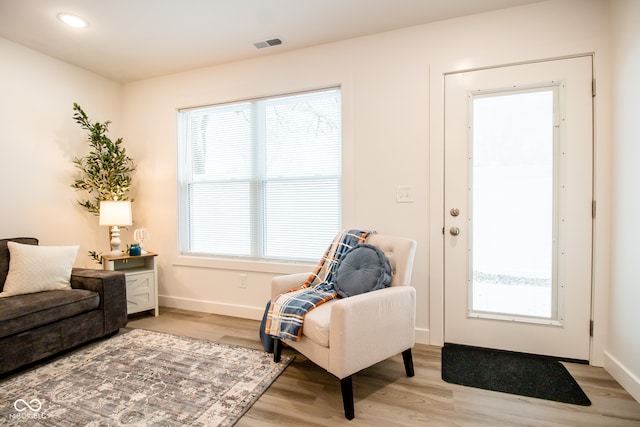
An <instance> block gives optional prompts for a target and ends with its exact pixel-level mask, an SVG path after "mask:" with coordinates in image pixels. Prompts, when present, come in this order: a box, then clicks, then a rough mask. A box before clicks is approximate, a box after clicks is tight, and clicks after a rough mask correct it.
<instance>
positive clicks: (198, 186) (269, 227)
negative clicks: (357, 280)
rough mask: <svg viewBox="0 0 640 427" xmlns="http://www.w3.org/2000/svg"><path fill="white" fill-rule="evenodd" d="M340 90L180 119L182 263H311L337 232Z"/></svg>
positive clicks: (183, 114)
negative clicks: (198, 258) (208, 259)
mask: <svg viewBox="0 0 640 427" xmlns="http://www.w3.org/2000/svg"><path fill="white" fill-rule="evenodd" d="M340 110H341V109H340V90H339V89H330V90H322V91H315V92H306V93H299V94H294V95H287V96H278V97H270V98H264V99H258V100H252V101H245V102H237V103H229V104H221V105H213V106H208V107H201V108H194V109H188V110H181V111H180V112H179V113H178V123H179V135H178V146H179V154H180V156H179V167H178V169H179V170H178V177H179V178H178V180H179V182H178V192H179V194H178V197H179V209H180V211H179V221H180V227H179V233H180V236H179V242H180V251H181V253H183V254H192V255H214V256H228V257H242V258H252V259H259V260H294V261H295V260H299V261H315V260H318V259H319V258H320V257H321V255H322V254H323V252H324V250H325V249H326V247H327V246H328V245H329V243H330V242H331V240H332V239H333V237H334V236H335V235H336V234H337V233H338V231H339V230H340V229H341V187H342V185H341V139H342V138H341V134H342V132H341V119H340V118H341V114H340Z"/></svg>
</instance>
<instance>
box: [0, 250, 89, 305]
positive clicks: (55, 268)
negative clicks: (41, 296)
mask: <svg viewBox="0 0 640 427" xmlns="http://www.w3.org/2000/svg"><path fill="white" fill-rule="evenodd" d="M7 247H8V248H9V254H10V256H11V258H10V259H9V273H8V274H7V280H6V281H5V282H4V289H3V291H2V292H0V297H10V296H13V295H21V294H30V293H34V292H42V291H53V290H56V289H71V283H70V280H71V269H72V268H73V263H74V261H75V259H76V255H77V254H78V249H79V246H37V245H24V244H21V243H16V242H7Z"/></svg>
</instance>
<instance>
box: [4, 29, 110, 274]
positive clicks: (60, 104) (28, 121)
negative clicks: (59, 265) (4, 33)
mask: <svg viewBox="0 0 640 427" xmlns="http://www.w3.org/2000/svg"><path fill="white" fill-rule="evenodd" d="M0 63H1V64H2V66H0V93H1V95H0V117H1V118H2V125H1V126H0V171H1V172H0V173H1V176H2V181H3V183H2V190H1V195H2V208H1V212H2V221H0V236H1V237H3V238H6V237H17V236H30V237H37V238H39V239H40V243H41V244H44V245H71V244H73V245H75V244H79V245H81V248H80V252H79V254H78V258H77V260H76V266H79V267H94V266H95V263H93V262H92V261H91V260H90V259H89V257H88V256H86V254H87V251H88V250H104V249H105V248H106V247H108V234H107V231H106V229H104V227H103V229H100V227H99V226H98V221H97V218H96V217H94V216H91V215H90V214H88V213H86V211H84V210H82V208H80V207H77V206H75V200H76V198H77V194H76V193H75V190H74V189H72V188H70V185H71V184H72V183H73V180H74V176H75V169H74V167H73V165H72V163H71V159H72V158H73V156H76V155H78V156H83V155H85V154H86V153H87V152H88V149H89V147H88V145H87V144H86V142H85V133H84V132H83V131H82V130H81V129H80V127H79V126H78V125H77V124H76V123H75V122H74V121H73V119H72V116H73V109H72V108H73V103H74V102H77V103H79V104H80V105H81V106H82V107H83V108H84V109H85V111H86V112H87V114H88V115H89V117H90V118H92V119H93V120H100V121H106V120H113V121H114V125H113V128H114V130H115V131H117V129H118V127H117V126H118V121H119V118H120V95H121V87H120V85H119V84H116V83H114V82H112V81H109V80H107V79H105V78H103V77H99V76H97V75H95V74H93V73H89V72H87V71H84V70H82V69H79V68H77V67H74V66H71V65H68V64H66V63H64V62H61V61H58V60H56V59H53V58H51V57H48V56H45V55H42V54H39V53H37V52H35V51H33V50H30V49H27V48H25V47H22V46H20V45H17V44H15V43H13V42H10V41H8V40H5V39H2V38H0ZM101 244H104V246H100V245H101Z"/></svg>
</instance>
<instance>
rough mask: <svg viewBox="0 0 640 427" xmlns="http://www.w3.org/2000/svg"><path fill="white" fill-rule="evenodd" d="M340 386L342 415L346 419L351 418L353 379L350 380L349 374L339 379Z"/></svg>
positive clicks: (352, 413)
mask: <svg viewBox="0 0 640 427" xmlns="http://www.w3.org/2000/svg"><path fill="white" fill-rule="evenodd" d="M340 388H341V389H342V404H343V406H344V416H345V418H346V419H348V420H352V419H353V417H354V416H355V412H354V409H353V381H352V380H351V375H349V376H348V377H346V378H343V379H341V380H340Z"/></svg>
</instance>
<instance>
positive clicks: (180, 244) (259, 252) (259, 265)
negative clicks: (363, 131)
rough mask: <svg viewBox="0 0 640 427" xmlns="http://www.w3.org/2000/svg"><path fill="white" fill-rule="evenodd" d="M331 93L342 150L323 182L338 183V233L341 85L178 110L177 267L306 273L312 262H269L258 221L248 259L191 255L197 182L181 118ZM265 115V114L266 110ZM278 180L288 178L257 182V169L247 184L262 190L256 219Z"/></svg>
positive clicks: (341, 219)
mask: <svg viewBox="0 0 640 427" xmlns="http://www.w3.org/2000/svg"><path fill="white" fill-rule="evenodd" d="M329 91H337V97H338V99H339V101H340V105H339V107H338V108H339V110H338V114H339V119H340V141H339V148H338V150H339V151H338V158H337V163H338V173H337V174H334V175H331V176H329V175H326V176H323V179H327V178H328V177H329V178H333V179H335V180H337V184H338V194H337V196H338V203H339V208H338V212H337V217H338V223H339V227H338V229H341V228H342V225H343V223H344V215H343V211H344V188H343V186H344V172H343V163H344V128H343V125H342V121H343V113H342V112H343V108H344V107H343V104H344V93H343V88H342V86H341V85H330V86H326V87H321V88H316V89H312V90H303V91H293V92H285V93H281V94H276V95H270V96H264V97H254V98H247V99H239V100H235V101H226V102H218V103H211V104H206V105H199V106H194V107H186V108H179V109H178V110H177V116H176V117H177V150H178V156H177V160H178V165H177V180H176V181H177V203H178V206H177V223H178V224H177V225H178V227H177V229H178V236H177V248H176V249H177V253H176V257H175V258H174V264H176V265H184V266H196V267H211V268H220V267H222V266H224V268H231V267H229V266H230V265H231V264H230V263H232V264H235V265H237V267H234V269H235V268H238V269H243V270H256V271H264V272H274V273H275V272H282V271H283V267H284V266H293V268H292V269H291V268H288V269H287V268H285V270H287V271H290V272H298V271H307V269H308V266H309V265H313V261H311V260H310V259H287V258H280V257H277V258H270V257H267V256H265V253H264V250H265V249H264V247H265V245H266V242H265V241H264V234H265V230H264V227H265V226H264V221H262V220H258V223H257V224H256V223H254V224H255V225H254V226H252V228H253V232H254V233H256V235H258V236H259V238H258V239H256V238H252V241H251V246H252V250H251V255H248V256H245V255H232V254H222V253H219V254H214V253H207V252H198V251H191V250H188V249H186V248H188V247H189V246H190V244H191V243H190V239H191V235H190V233H191V230H190V227H189V221H190V219H189V209H190V204H189V203H190V202H189V197H190V191H189V186H190V185H191V184H192V183H193V182H194V181H193V180H192V179H191V177H190V174H191V173H192V164H191V155H192V144H190V143H188V141H189V136H188V135H187V133H188V131H189V124H188V120H187V119H185V118H182V117H181V114H182V113H184V112H189V111H194V110H199V109H206V108H215V107H224V106H231V105H237V104H243V103H251V104H252V106H251V108H252V109H257V108H256V105H257V104H258V103H260V102H264V101H269V100H271V99H278V98H288V97H295V96H299V95H304V94H314V93H321V92H329ZM262 113H264V109H263V111H262ZM252 132H255V128H252ZM259 139H260V140H261V141H260V147H261V148H264V147H266V143H265V140H266V137H265V134H264V133H262V134H261V135H260V137H259ZM185 142H187V143H185ZM252 153H254V156H253V157H254V158H255V151H252ZM295 179H296V180H297V181H305V180H309V181H313V180H316V181H317V179H318V178H317V177H306V178H305V177H297V178H295ZM279 180H287V178H274V179H266V177H265V176H262V177H260V178H256V177H255V168H252V177H251V178H250V179H248V180H247V181H246V182H251V183H259V186H255V187H254V186H252V190H251V191H252V192H253V193H260V194H259V195H258V196H252V197H251V199H250V200H251V204H252V210H254V209H256V210H258V213H256V214H255V215H253V216H254V218H262V217H263V216H264V209H265V206H260V205H261V204H262V205H264V203H262V201H263V200H264V195H265V184H266V183H268V182H270V181H271V182H276V181H279ZM327 244H328V243H327ZM257 246H262V247H261V248H259V249H258V248H257ZM270 266H272V267H270ZM296 266H302V267H303V269H302V270H299V268H297V267H296Z"/></svg>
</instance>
